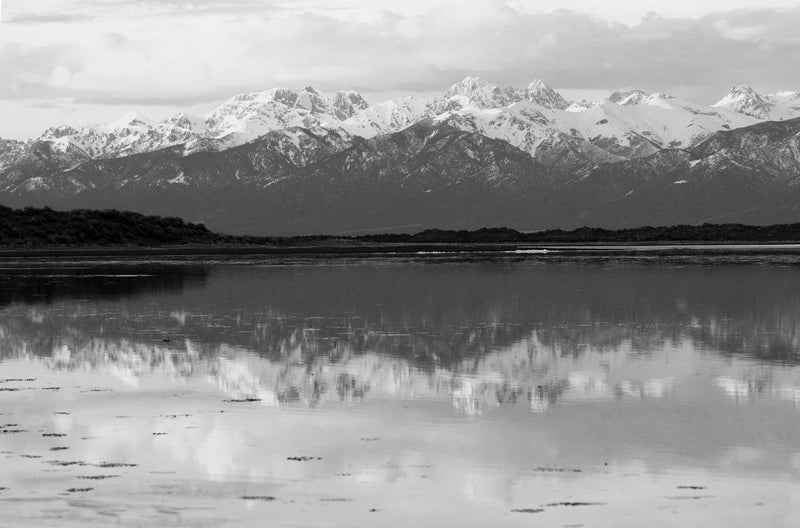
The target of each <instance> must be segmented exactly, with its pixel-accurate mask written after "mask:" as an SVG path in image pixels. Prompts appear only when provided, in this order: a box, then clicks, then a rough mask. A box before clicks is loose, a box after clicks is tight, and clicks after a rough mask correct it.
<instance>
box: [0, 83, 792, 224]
mask: <svg viewBox="0 0 800 528" xmlns="http://www.w3.org/2000/svg"><path fill="white" fill-rule="evenodd" d="M737 93H750V92H747V91H745V90H739V91H738V92H737ZM554 94H555V95H554ZM445 95H446V97H442V98H439V99H435V100H423V99H414V98H411V99H402V100H396V101H394V102H392V103H391V104H389V105H385V106H383V107H381V108H378V107H376V106H369V105H368V103H366V101H365V100H364V99H363V98H361V97H360V96H359V95H358V94H357V93H355V92H345V91H342V92H338V93H337V94H335V95H334V96H328V95H325V94H322V93H321V92H319V91H317V90H315V89H313V88H310V87H308V88H306V89H304V90H303V91H302V93H298V92H293V91H291V90H285V89H274V90H271V91H267V92H260V93H255V94H244V95H243V96H237V97H234V98H232V99H230V100H228V101H227V102H226V103H225V104H223V105H221V107H220V108H222V110H220V111H219V112H218V113H216V114H214V115H215V116H216V117H215V118H214V123H218V124H219V123H223V122H226V123H228V125H230V124H231V123H233V122H236V123H239V124H241V123H242V122H247V123H249V122H250V121H248V120H251V119H255V120H256V121H254V122H256V125H254V126H255V128H254V129H251V130H250V131H249V132H248V131H247V130H245V129H246V127H245V128H242V129H240V130H239V131H238V132H230V133H227V135H225V136H224V137H222V138H216V139H211V140H209V141H212V142H215V141H216V142H217V144H216V146H214V145H211V146H209V147H208V148H199V147H198V148H189V147H187V145H189V143H179V144H174V145H173V144H170V145H167V146H164V147H162V148H160V149H157V150H152V151H145V152H134V153H129V154H127V155H124V156H111V157H103V156H92V155H90V152H89V151H90V150H91V149H90V148H88V147H86V145H81V144H77V143H75V142H73V141H72V140H71V139H70V138H71V135H73V134H74V133H75V129H70V128H63V129H58V130H56V129H52V130H51V132H50V133H51V135H52V136H53V138H55V139H52V140H37V141H32V142H28V143H20V142H13V141H12V142H3V143H1V144H0V202H1V203H5V204H6V205H10V206H17V207H19V206H27V205H35V206H43V205H48V206H51V207H54V208H56V209H72V208H76V207H78V208H97V207H100V208H116V209H133V210H136V211H139V212H143V213H148V214H162V215H163V214H170V215H173V214H175V215H179V216H181V217H183V218H186V219H188V220H191V221H197V222H202V223H205V224H206V225H209V226H210V227H211V228H213V229H215V230H217V231H223V232H227V233H242V234H252V235H267V234H269V235H304V234H318V233H329V234H337V233H347V232H370V231H385V230H392V229H394V230H396V229H400V228H402V226H411V227H413V228H418V229H424V228H433V227H438V228H449V229H477V228H480V227H483V226H485V225H507V226H509V227H511V228H515V229H520V230H532V229H533V230H538V229H549V228H573V227H580V226H582V225H591V226H595V227H606V228H619V227H630V226H633V225H645V224H652V223H663V224H671V223H675V224H680V223H702V222H705V221H716V220H720V221H721V220H724V221H732V222H738V221H741V222H744V221H746V222H750V223H756V224H763V223H781V222H787V221H790V220H794V219H800V217H798V216H797V215H798V209H800V207H798V205H797V204H798V203H800V202H798V197H799V196H800V193H799V192H798V187H799V186H798V179H800V161H799V158H800V155H798V152H800V118H793V119H785V120H778V121H763V120H759V119H756V118H755V117H752V116H749V115H745V114H743V113H737V112H733V111H732V110H729V109H724V108H711V107H700V106H698V105H694V104H692V103H688V102H686V101H682V100H680V99H676V98H674V97H670V96H667V95H664V94H658V93H655V94H648V93H645V92H643V91H629V92H619V93H615V94H612V96H611V97H610V98H609V99H614V100H615V101H616V102H612V101H611V100H606V101H601V102H598V103H596V104H592V105H588V106H586V108H584V109H583V110H579V111H576V110H575V109H574V108H571V106H569V105H567V101H566V100H564V99H563V98H560V96H557V92H555V91H554V90H552V89H551V88H549V87H547V85H545V84H544V83H542V82H541V81H533V82H531V83H530V84H529V85H528V86H527V87H526V88H525V89H521V90H518V89H514V88H500V87H499V86H497V85H495V84H493V83H490V82H488V81H485V80H483V79H479V78H467V79H465V81H463V82H461V83H456V85H453V86H452V87H451V90H450V91H449V92H448V93H446V94H445ZM535 97H543V98H545V99H546V100H547V101H545V103H546V104H547V105H548V106H549V107H547V106H545V105H544V104H541V103H542V102H541V101H540V102H533V101H531V100H530V99H532V98H535ZM782 97H784V98H786V99H787V100H788V99H790V98H791V97H793V96H792V95H791V94H790V93H789V92H785V93H784V95H783V96H782ZM548 101H549V102H548ZM225 105H228V106H225ZM565 105H567V106H565ZM290 106H291V108H290ZM337 113H338V114H339V115H340V116H341V117H345V119H344V120H343V121H341V122H338V124H337V125H336V126H333V125H331V123H332V121H331V122H328V121H325V120H326V119H329V120H333V119H336V116H335V114H337ZM254 116H255V117H254ZM348 116H349V117H348ZM273 118H274V119H273ZM226 119H228V120H230V119H233V121H230V122H227V121H225V120H226ZM242 119H244V121H242ZM359 119H365V120H366V121H363V122H362V121H359ZM270 120H272V121H270ZM143 123H144V122H143V121H142V120H141V119H140V118H139V117H138V116H136V115H135V114H131V115H126V116H124V118H123V119H121V120H119V121H118V122H116V123H113V124H110V125H107V126H106V128H105V129H104V132H103V134H107V137H112V136H113V138H114V141H117V142H118V143H119V144H120V145H128V146H130V145H134V144H139V143H137V142H140V139H141V136H140V135H137V134H138V133H137V132H136V131H137V130H139V129H141V128H142V127H144V126H146V124H143ZM203 123H205V121H204V122H203ZM348 123H349V124H353V126H354V127H356V128H358V127H361V126H362V125H363V126H365V127H367V128H369V127H370V126H372V124H374V123H378V125H376V128H375V129H373V130H372V132H369V133H361V132H360V133H358V134H356V133H352V132H349V131H348V130H347V127H346V126H345V125H347V124H348ZM354 123H355V124H354ZM172 124H173V125H174V126H176V127H180V128H182V129H184V130H189V129H197V128H198V127H200V126H201V124H200V122H199V121H198V120H197V119H194V118H191V117H190V116H184V115H177V116H174V118H173V119H172ZM220 126H221V127H223V128H225V127H227V125H225V126H223V125H220ZM237 126H238V125H237ZM262 126H263V128H259V127H262ZM229 128H230V127H228V128H225V130H228V129H229ZM394 128H397V130H394V131H391V130H393V129H394ZM254 130H255V131H254ZM387 130H388V131H387ZM264 131H266V132H264ZM261 132H264V133H261ZM237 134H238V135H237ZM247 134H256V137H255V138H254V139H249V140H247V141H240V140H242V139H243V138H244V137H245V136H246V135H247ZM86 137H89V136H86ZM147 137H150V136H149V135H148V136H147ZM176 137H177V136H176ZM64 138H67V139H64ZM181 138H183V136H181ZM179 139H180V138H179ZM223 143H224V147H225V148H221V147H220V145H222V144H223ZM195 146H197V144H195ZM218 147H219V148H218Z"/></svg>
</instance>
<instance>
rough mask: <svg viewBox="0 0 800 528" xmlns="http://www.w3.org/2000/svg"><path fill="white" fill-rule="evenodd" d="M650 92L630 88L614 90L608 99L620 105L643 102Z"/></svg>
mask: <svg viewBox="0 0 800 528" xmlns="http://www.w3.org/2000/svg"><path fill="white" fill-rule="evenodd" d="M648 96H649V94H648V93H647V92H643V91H642V90H628V91H625V92H614V93H612V94H611V95H610V96H609V97H608V101H609V102H611V103H614V104H616V105H619V106H630V105H635V104H639V103H642V102H643V101H644V100H645V98H647V97H648Z"/></svg>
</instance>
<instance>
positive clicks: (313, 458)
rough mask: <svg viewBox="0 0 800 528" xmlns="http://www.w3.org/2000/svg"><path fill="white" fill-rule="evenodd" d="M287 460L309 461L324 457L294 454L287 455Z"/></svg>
mask: <svg viewBox="0 0 800 528" xmlns="http://www.w3.org/2000/svg"><path fill="white" fill-rule="evenodd" d="M286 460H292V461H294V462H309V461H311V460H322V457H313V456H293V457H286Z"/></svg>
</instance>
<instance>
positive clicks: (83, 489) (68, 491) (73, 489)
mask: <svg viewBox="0 0 800 528" xmlns="http://www.w3.org/2000/svg"><path fill="white" fill-rule="evenodd" d="M93 489H94V488H70V489H68V490H67V493H86V492H87V491H92V490H93Z"/></svg>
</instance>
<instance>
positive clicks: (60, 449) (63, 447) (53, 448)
mask: <svg viewBox="0 0 800 528" xmlns="http://www.w3.org/2000/svg"><path fill="white" fill-rule="evenodd" d="M67 449H69V448H68V447H65V446H58V447H51V448H50V451H65V450H67Z"/></svg>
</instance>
